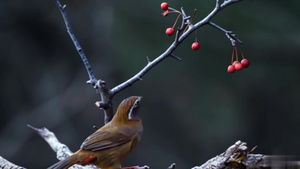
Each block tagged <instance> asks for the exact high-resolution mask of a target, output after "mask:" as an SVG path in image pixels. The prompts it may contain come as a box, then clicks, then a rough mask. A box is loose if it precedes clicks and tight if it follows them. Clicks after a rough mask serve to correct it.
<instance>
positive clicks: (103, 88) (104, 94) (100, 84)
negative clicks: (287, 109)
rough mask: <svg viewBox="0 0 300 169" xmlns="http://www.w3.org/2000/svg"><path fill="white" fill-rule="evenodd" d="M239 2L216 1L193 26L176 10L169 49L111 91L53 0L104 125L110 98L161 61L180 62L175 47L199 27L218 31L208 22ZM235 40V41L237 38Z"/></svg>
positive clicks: (62, 9) (109, 112)
mask: <svg viewBox="0 0 300 169" xmlns="http://www.w3.org/2000/svg"><path fill="white" fill-rule="evenodd" d="M239 1H241V0H224V2H223V3H222V4H220V0H216V6H215V8H214V9H213V10H212V12H211V13H209V14H208V15H207V16H206V17H205V18H204V19H202V20H201V21H199V22H197V23H196V24H195V25H192V23H191V17H190V16H187V15H186V13H185V11H184V10H183V8H181V12H179V11H177V10H176V11H177V12H179V13H180V15H182V23H181V27H180V28H178V29H177V31H176V36H175V39H174V41H173V43H172V44H171V45H170V46H169V48H168V49H167V50H166V51H165V52H163V53H162V54H161V55H159V56H158V57H157V58H155V59H154V60H153V61H150V59H149V58H147V61H148V62H147V64H146V66H145V67H144V68H143V69H142V70H140V71H139V72H138V73H137V74H136V75H134V76H133V77H131V78H129V79H128V80H126V81H125V82H123V83H121V84H119V85H117V86H115V87H113V88H112V89H109V88H108V87H107V85H106V82H105V81H104V80H101V79H99V80H97V79H96V78H95V76H94V74H93V71H92V68H91V66H90V64H89V62H88V60H87V57H86V55H85V54H84V52H83V50H82V48H81V46H80V44H79V42H78V40H77V38H76V37H75V35H74V33H73V30H72V28H71V25H70V22H69V20H68V17H67V13H66V11H65V10H66V5H63V6H62V5H61V3H60V1H59V0H54V2H55V3H56V5H57V7H58V8H59V10H60V12H61V14H62V16H63V19H64V22H65V25H66V28H67V32H68V33H69V35H70V37H71V39H72V41H73V43H74V45H75V47H76V50H77V52H78V54H79V55H80V58H81V59H82V61H83V63H84V66H85V68H86V70H87V72H88V75H89V80H88V81H87V83H89V84H92V85H93V86H94V88H95V89H96V92H97V93H99V94H100V97H101V101H97V102H96V103H95V104H96V106H97V107H99V108H101V109H103V110H104V122H105V123H107V122H109V121H110V120H111V119H112V117H113V106H112V105H113V103H112V98H113V96H114V95H116V94H117V93H119V92H121V91H122V90H124V89H126V88H127V87H129V86H131V85H132V84H134V83H135V82H137V81H140V80H142V77H143V76H144V75H145V74H146V73H147V72H149V71H150V70H151V69H152V68H153V67H154V66H156V65H157V64H159V63H160V62H161V61H163V60H164V59H166V58H167V57H169V56H170V57H171V58H175V59H177V60H181V58H180V57H178V56H176V55H174V54H173V52H174V50H175V49H176V48H177V46H178V45H179V44H180V43H181V42H183V41H184V39H185V38H186V37H187V36H188V35H190V34H191V33H192V32H193V31H195V30H196V29H199V28H200V27H202V26H204V25H206V24H210V25H212V26H214V27H216V28H219V29H220V27H218V26H217V25H216V24H213V23H211V22H210V20H211V19H212V18H213V17H214V16H215V15H216V14H217V13H218V12H219V11H220V10H222V9H223V8H225V7H227V6H229V5H230V4H233V3H236V2H239ZM187 27H188V30H187V31H185V30H186V28H187ZM184 31H185V32H184ZM226 35H227V36H228V37H230V38H231V39H235V38H234V36H233V34H231V32H227V34H226ZM235 40H237V38H236V39H235Z"/></svg>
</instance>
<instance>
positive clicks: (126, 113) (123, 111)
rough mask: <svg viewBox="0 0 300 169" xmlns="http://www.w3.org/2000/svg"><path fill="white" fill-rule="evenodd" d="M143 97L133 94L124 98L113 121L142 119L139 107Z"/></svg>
mask: <svg viewBox="0 0 300 169" xmlns="http://www.w3.org/2000/svg"><path fill="white" fill-rule="evenodd" d="M141 99H142V97H140V96H131V97H129V98H127V99H124V100H123V101H122V102H121V103H120V105H119V107H118V109H117V112H116V114H115V116H114V117H113V119H112V121H114V122H116V121H118V122H127V121H140V120H141V118H140V115H139V107H140V102H141Z"/></svg>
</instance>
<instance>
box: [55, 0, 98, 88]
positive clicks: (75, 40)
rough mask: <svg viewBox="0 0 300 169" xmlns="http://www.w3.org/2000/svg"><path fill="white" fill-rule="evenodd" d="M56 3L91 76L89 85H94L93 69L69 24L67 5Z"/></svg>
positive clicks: (56, 0)
mask: <svg viewBox="0 0 300 169" xmlns="http://www.w3.org/2000/svg"><path fill="white" fill-rule="evenodd" d="M54 2H55V3H56V5H57V7H58V8H59V10H60V12H61V15H62V16H63V19H64V22H65V24H66V27H67V32H68V33H69V35H70V37H71V39H72V41H73V43H74V46H75V47H76V50H77V52H78V54H79V55H80V58H81V59H82V61H83V64H84V66H85V68H86V70H87V72H88V75H89V78H90V79H89V81H88V83H91V84H92V85H94V83H95V82H96V81H95V80H96V79H95V77H94V73H93V70H92V68H91V65H90V64H89V61H88V60H87V58H86V56H85V54H84V52H83V50H82V48H81V46H80V44H79V42H78V40H77V38H76V36H75V34H74V33H73V30H72V27H71V25H70V22H69V19H68V17H67V13H66V11H65V10H66V5H64V6H62V5H61V3H60V2H59V0H54Z"/></svg>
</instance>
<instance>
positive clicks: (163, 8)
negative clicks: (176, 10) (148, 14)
mask: <svg viewBox="0 0 300 169" xmlns="http://www.w3.org/2000/svg"><path fill="white" fill-rule="evenodd" d="M160 8H161V9H162V10H164V11H165V10H168V8H169V4H168V3H167V2H163V3H161V5H160Z"/></svg>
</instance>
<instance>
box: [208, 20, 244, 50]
mask: <svg viewBox="0 0 300 169" xmlns="http://www.w3.org/2000/svg"><path fill="white" fill-rule="evenodd" d="M208 24H209V25H210V26H212V27H214V28H216V29H219V30H220V31H222V32H224V33H225V35H226V36H227V38H228V39H229V40H230V42H231V45H232V46H236V45H237V43H242V41H241V40H239V39H238V38H237V37H235V34H234V33H233V32H232V31H227V30H226V29H224V28H222V27H221V26H219V25H217V24H215V23H213V22H209V23H208Z"/></svg>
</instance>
